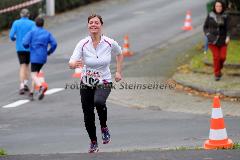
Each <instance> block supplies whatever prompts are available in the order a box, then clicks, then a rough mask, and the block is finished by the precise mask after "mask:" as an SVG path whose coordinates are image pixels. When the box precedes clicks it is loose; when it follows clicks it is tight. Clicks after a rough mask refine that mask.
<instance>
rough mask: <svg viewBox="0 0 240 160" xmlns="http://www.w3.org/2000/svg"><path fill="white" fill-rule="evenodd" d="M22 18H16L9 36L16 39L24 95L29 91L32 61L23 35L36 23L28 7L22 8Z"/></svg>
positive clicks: (21, 88) (21, 91)
mask: <svg viewBox="0 0 240 160" xmlns="http://www.w3.org/2000/svg"><path fill="white" fill-rule="evenodd" d="M20 16H21V18H20V19H18V20H15V21H14V22H13V25H12V27H11V30H10V33H9V38H10V39H11V40H12V41H16V50H17V55H18V60H19V63H20V70H19V78H20V87H19V88H20V89H19V94H20V95H22V94H24V93H25V92H27V91H29V88H28V85H27V84H28V79H29V62H30V52H29V49H26V48H24V47H23V44H22V40H23V37H24V36H25V35H26V34H27V33H28V32H29V31H31V30H32V29H33V28H34V26H35V23H34V22H33V21H32V20H30V19H29V16H30V13H29V10H28V9H22V10H21V12H20Z"/></svg>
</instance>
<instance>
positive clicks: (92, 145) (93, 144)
mask: <svg viewBox="0 0 240 160" xmlns="http://www.w3.org/2000/svg"><path fill="white" fill-rule="evenodd" d="M98 150H99V149H98V143H97V141H92V142H91V143H90V148H89V151H88V153H96V152H98Z"/></svg>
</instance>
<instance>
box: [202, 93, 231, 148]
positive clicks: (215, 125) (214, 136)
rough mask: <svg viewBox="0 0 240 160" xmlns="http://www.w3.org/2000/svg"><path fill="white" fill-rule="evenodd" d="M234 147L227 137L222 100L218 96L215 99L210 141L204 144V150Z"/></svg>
mask: <svg viewBox="0 0 240 160" xmlns="http://www.w3.org/2000/svg"><path fill="white" fill-rule="evenodd" d="M232 147H233V141H232V140H231V139H229V138H228V136H227V130H226V128H225V125H224V119H223V113H222V109H221V107H220V100H219V97H218V96H215V97H214V99H213V108H212V117H211V124H210V133H209V140H206V141H205V142H204V149H223V148H225V149H228V148H232Z"/></svg>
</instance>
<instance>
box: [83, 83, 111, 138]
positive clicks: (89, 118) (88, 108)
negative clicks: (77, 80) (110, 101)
mask: <svg viewBox="0 0 240 160" xmlns="http://www.w3.org/2000/svg"><path fill="white" fill-rule="evenodd" d="M110 92H111V88H110V87H93V88H92V87H88V86H84V85H82V87H81V89H80V95H81V102H82V109H83V114H84V122H85V127H86V130H87V132H88V135H89V138H90V139H91V141H97V136H96V126H95V113H94V108H95V107H96V109H97V113H98V117H99V120H100V125H101V128H103V127H107V124H106V122H107V106H106V100H107V98H108V96H109V94H110Z"/></svg>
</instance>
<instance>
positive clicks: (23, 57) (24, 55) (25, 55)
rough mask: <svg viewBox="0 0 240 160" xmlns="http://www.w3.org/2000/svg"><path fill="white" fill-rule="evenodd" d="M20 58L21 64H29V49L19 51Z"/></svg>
mask: <svg viewBox="0 0 240 160" xmlns="http://www.w3.org/2000/svg"><path fill="white" fill-rule="evenodd" d="M17 55H18V60H19V63H20V64H29V62H30V52H28V51H18V52H17Z"/></svg>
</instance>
